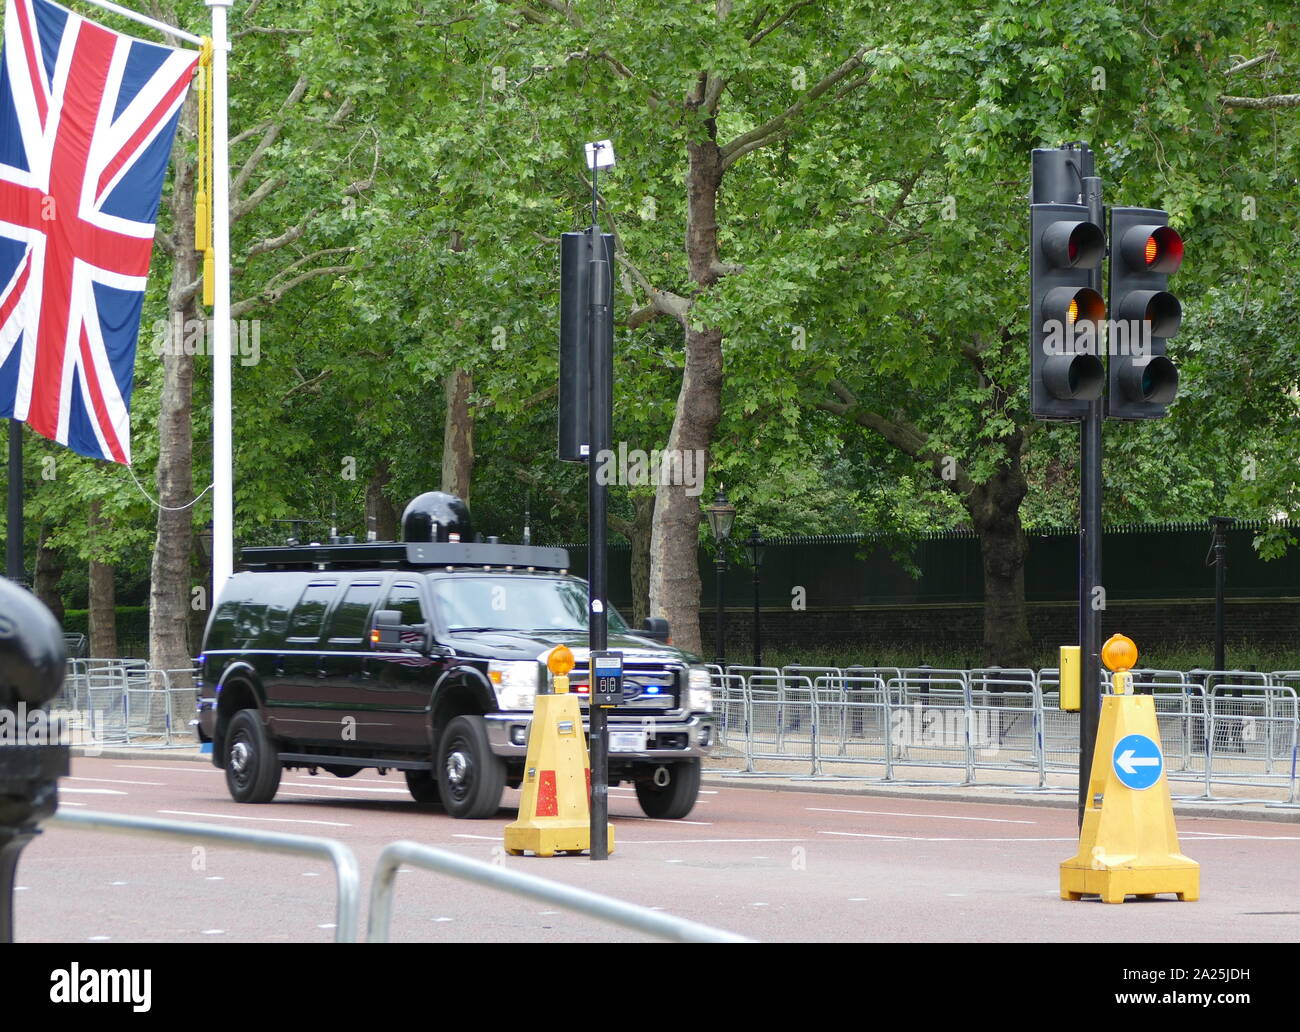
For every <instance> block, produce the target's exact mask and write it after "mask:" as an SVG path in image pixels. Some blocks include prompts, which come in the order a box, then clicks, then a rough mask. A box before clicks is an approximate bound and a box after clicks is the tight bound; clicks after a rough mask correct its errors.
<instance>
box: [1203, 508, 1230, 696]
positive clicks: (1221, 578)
mask: <svg viewBox="0 0 1300 1032" xmlns="http://www.w3.org/2000/svg"><path fill="white" fill-rule="evenodd" d="M1234 522H1236V521H1235V520H1233V519H1232V517H1231V516H1211V517H1210V528H1211V530H1212V531H1213V537H1212V538H1211V540H1210V554H1211V556H1213V558H1212V559H1210V560H1209V561H1210V563H1212V564H1213V566H1214V669H1215V670H1226V669H1227V665H1226V664H1227V662H1228V661H1227V659H1226V658H1225V656H1224V647H1223V588H1224V584H1225V583H1226V580H1227V569H1228V542H1227V540H1226V538H1225V537H1224V534H1223V532H1224V531H1225V530H1227V529H1228V528H1229V527H1231V526H1232V525H1233V523H1234Z"/></svg>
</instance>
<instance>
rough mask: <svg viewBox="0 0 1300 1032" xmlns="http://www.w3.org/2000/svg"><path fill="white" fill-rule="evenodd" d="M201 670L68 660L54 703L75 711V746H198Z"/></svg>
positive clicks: (131, 662)
mask: <svg viewBox="0 0 1300 1032" xmlns="http://www.w3.org/2000/svg"><path fill="white" fill-rule="evenodd" d="M197 673H198V671H197V670H194V669H192V668H184V669H177V670H157V669H154V668H152V667H150V666H149V665H148V663H147V662H146V661H145V660H140V659H97V658H94V657H91V658H78V659H69V660H68V661H67V674H66V676H65V678H64V683H63V688H62V689H61V691H60V692H59V694H58V696H56V697H55V699H54V700H53V701H52V702H51V703H50V705H51V708H57V709H60V710H62V711H64V712H65V713H67V714H69V715H70V718H71V719H70V730H71V732H72V737H73V744H75V745H83V746H89V747H95V746H98V747H104V746H115V745H130V746H135V747H143V748H156V749H168V748H183V747H186V746H192V745H193V744H194V737H193V734H192V732H191V731H190V727H189V722H190V719H191V718H192V717H193V716H194V700H195V693H194V688H193V687H192V685H193V679H194V677H195V676H196V675H197ZM177 682H180V683H179V684H178V683H177Z"/></svg>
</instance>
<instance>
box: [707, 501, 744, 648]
mask: <svg viewBox="0 0 1300 1032" xmlns="http://www.w3.org/2000/svg"><path fill="white" fill-rule="evenodd" d="M704 511H705V512H706V513H707V514H708V517H709V530H711V531H712V532H713V542H714V544H715V545H716V546H717V547H716V550H715V551H714V553H713V569H714V571H715V572H716V573H717V576H718V590H717V609H718V629H717V642H716V651H717V654H718V666H720V667H722V668H723V669H724V670H725V669H726V666H727V643H726V630H725V627H724V621H725V619H726V605H725V601H726V600H725V598H724V597H723V595H724V593H725V591H726V589H725V587H724V585H723V576H724V575H725V574H726V572H727V538H729V537H730V536H731V525H732V524H733V523H735V522H736V507H735V506H734V505H732V504H731V503H730V502H729V501H727V493H726V492H725V491H723V490H722V488H720V487H719V488H718V493H717V496H716V497H715V498H714V499H713V504H712V505H710V506H707V507H706V508H705V510H704Z"/></svg>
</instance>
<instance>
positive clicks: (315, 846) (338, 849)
mask: <svg viewBox="0 0 1300 1032" xmlns="http://www.w3.org/2000/svg"><path fill="white" fill-rule="evenodd" d="M46 826H47V827H49V826H63V827H67V828H80V829H82V830H84V831H111V832H115V833H117V834H122V835H143V836H147V837H150V838H168V839H180V840H182V841H187V842H188V841H193V840H195V839H198V840H201V841H206V842H212V843H214V844H217V845H223V846H235V847H238V848H243V849H252V850H256V851H257V852H259V853H290V854H294V855H297V856H314V857H317V858H319V859H323V860H328V861H329V862H330V863H331V864H333V865H334V877H335V882H336V884H337V885H338V906H337V908H336V914H337V916H336V918H335V922H334V941H335V942H356V941H357V909H358V907H359V906H360V892H361V874H360V871H359V869H358V867H357V858H356V856H355V855H354V854H353V852H352V850H350V849H349V848H348V847H347V846H345V845H343V843H341V842H336V841H335V840H334V839H327V838H316V837H315V836H310V835H291V834H287V833H285V832H280V831H254V830H252V829H250V828H227V827H224V826H221V825H216V824H200V823H198V822H197V821H169V820H163V819H161V818H158V817H129V816H126V815H124V814H116V813H96V812H94V811H91V810H74V811H68V810H64V809H63V808H60V809H59V810H58V811H57V812H56V813H55V815H54V816H53V817H51V818H50V819H49V821H47V822H46Z"/></svg>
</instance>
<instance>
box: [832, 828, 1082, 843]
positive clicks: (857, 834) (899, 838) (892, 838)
mask: <svg viewBox="0 0 1300 1032" xmlns="http://www.w3.org/2000/svg"><path fill="white" fill-rule="evenodd" d="M818 834H819V835H842V836H845V837H847V838H869V839H885V840H886V841H889V842H1078V841H1079V839H1078V836H1076V835H1070V836H1068V837H1066V838H979V837H970V836H966V837H956V836H953V837H950V838H937V837H935V838H932V837H930V836H927V835H870V834H868V833H867V832H865V831H821V832H818Z"/></svg>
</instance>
